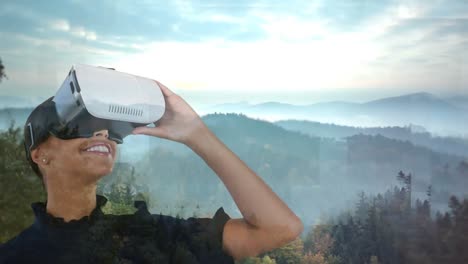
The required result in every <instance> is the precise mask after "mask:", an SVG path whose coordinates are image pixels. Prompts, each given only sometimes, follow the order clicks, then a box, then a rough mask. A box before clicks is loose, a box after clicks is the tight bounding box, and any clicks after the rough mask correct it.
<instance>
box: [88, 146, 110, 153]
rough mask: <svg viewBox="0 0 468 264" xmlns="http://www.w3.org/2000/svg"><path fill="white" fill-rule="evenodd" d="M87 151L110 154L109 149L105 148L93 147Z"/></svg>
mask: <svg viewBox="0 0 468 264" xmlns="http://www.w3.org/2000/svg"><path fill="white" fill-rule="evenodd" d="M86 151H96V152H103V153H109V149H108V148H107V147H105V146H102V145H101V146H93V147H90V148H89V149H86Z"/></svg>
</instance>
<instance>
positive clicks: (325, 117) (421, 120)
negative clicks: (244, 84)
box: [207, 92, 468, 137]
mask: <svg viewBox="0 0 468 264" xmlns="http://www.w3.org/2000/svg"><path fill="white" fill-rule="evenodd" d="M466 102H467V104H468V99H467V100H466ZM463 103H464V100H462V99H459V100H458V101H457V100H456V99H451V100H446V99H442V98H439V97H437V96H435V95H433V94H431V93H427V92H419V93H411V94H406V95H401V96H394V97H387V98H381V99H378V100H372V101H369V102H365V103H353V102H346V101H331V102H321V103H315V104H310V105H292V104H285V103H279V102H266V103H260V104H245V103H244V104H228V105H224V104H219V105H216V106H214V107H212V108H209V109H207V110H208V111H207V112H220V113H243V114H245V115H247V116H249V117H253V118H261V119H265V120H268V121H271V122H275V121H279V120H289V119H290V120H308V121H316V122H321V123H334V124H337V125H344V126H353V127H376V126H406V125H407V124H414V125H417V126H423V127H425V128H426V129H427V130H429V131H430V132H432V133H436V134H439V135H451V136H462V137H468V107H466V108H463V107H460V105H463Z"/></svg>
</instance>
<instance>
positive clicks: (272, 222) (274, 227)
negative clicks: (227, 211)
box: [134, 83, 303, 259]
mask: <svg viewBox="0 0 468 264" xmlns="http://www.w3.org/2000/svg"><path fill="white" fill-rule="evenodd" d="M159 85H160V86H161V89H162V91H163V94H164V96H165V99H166V112H165V114H164V116H163V118H162V119H161V120H160V121H158V122H157V124H156V127H155V128H148V127H140V128H137V129H135V131H134V133H135V134H146V135H153V136H157V137H161V138H166V139H170V140H173V141H177V142H180V143H183V144H185V145H187V146H188V147H190V148H191V149H192V150H193V151H194V152H195V153H197V154H198V155H199V156H200V157H201V158H202V159H203V160H204V161H205V162H206V164H207V165H208V166H209V167H210V168H211V169H212V170H213V171H214V172H215V173H216V174H217V175H218V177H219V178H220V179H221V181H222V182H223V183H224V185H225V186H226V188H227V189H228V191H229V193H230V194H231V196H232V198H233V199H234V202H235V203H236V205H237V207H238V208H239V210H240V212H241V213H242V216H243V218H239V219H231V220H229V221H228V222H227V223H226V225H225V226H224V232H223V249H224V250H225V251H226V252H227V253H228V254H229V255H231V256H233V257H234V258H235V259H242V258H244V257H248V256H256V255H258V254H260V253H262V252H265V251H268V250H271V249H274V248H278V247H281V246H282V245H284V244H286V243H288V242H290V241H292V240H294V239H295V238H296V237H298V236H299V235H300V233H301V232H302V230H303V225H302V222H301V220H300V219H299V218H298V217H297V216H296V215H295V214H294V213H293V212H292V211H291V210H290V209H289V208H288V206H287V205H286V204H285V203H284V202H283V201H282V200H281V199H280V198H279V197H278V196H277V195H276V194H275V193H274V192H273V191H272V190H271V188H270V187H268V185H266V184H265V182H264V181H263V180H262V179H261V178H260V177H259V176H258V175H257V174H256V173H255V172H254V171H252V170H251V169H250V168H249V167H248V166H247V165H246V164H245V163H244V162H243V161H242V160H241V159H239V158H238V157H237V156H236V155H235V154H234V153H233V152H232V151H231V150H229V149H228V148H227V147H226V146H225V145H224V144H223V143H222V142H221V141H220V140H219V139H218V138H217V137H216V135H214V134H213V132H211V131H210V130H209V128H208V127H207V126H206V125H205V124H204V123H203V121H202V120H201V118H200V117H199V116H198V114H196V113H195V111H194V110H193V109H192V108H191V107H190V106H189V105H188V104H187V103H186V102H185V101H184V100H183V99H182V98H181V97H180V96H178V95H177V94H175V93H173V92H171V91H170V90H169V89H168V88H167V87H165V86H164V85H162V84H160V83H159Z"/></svg>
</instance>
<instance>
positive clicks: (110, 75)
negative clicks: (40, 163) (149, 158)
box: [52, 64, 165, 143]
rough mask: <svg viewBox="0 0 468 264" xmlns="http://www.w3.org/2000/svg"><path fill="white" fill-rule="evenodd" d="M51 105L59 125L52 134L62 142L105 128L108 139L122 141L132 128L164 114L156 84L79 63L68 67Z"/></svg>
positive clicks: (133, 76)
mask: <svg viewBox="0 0 468 264" xmlns="http://www.w3.org/2000/svg"><path fill="white" fill-rule="evenodd" d="M53 102H54V103H55V108H56V111H57V116H58V119H59V121H60V122H59V123H60V124H57V126H55V128H54V129H53V131H52V133H53V134H54V135H55V136H57V137H59V138H63V139H67V138H77V137H89V136H92V133H93V132H94V131H97V130H100V129H108V131H109V138H110V139H113V140H116V141H119V140H120V141H122V140H123V138H124V137H125V136H127V135H129V134H130V133H131V132H132V130H133V129H134V128H135V127H137V126H144V125H148V124H151V123H154V122H156V121H157V120H159V119H160V118H161V117H162V116H163V114H164V111H165V101H164V96H163V94H162V92H161V89H160V87H159V86H158V84H157V82H156V81H154V80H151V79H148V78H144V77H139V76H135V75H131V74H128V73H123V72H119V71H116V70H113V69H109V68H103V67H94V66H89V65H82V64H77V65H74V66H73V67H72V69H71V70H70V72H69V74H68V76H67V77H66V79H65V81H64V82H63V84H62V86H61V87H60V88H59V90H58V91H57V93H56V94H55V96H54V98H53ZM119 143H121V142H119Z"/></svg>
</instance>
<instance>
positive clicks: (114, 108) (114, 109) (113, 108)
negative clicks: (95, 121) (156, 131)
mask: <svg viewBox="0 0 468 264" xmlns="http://www.w3.org/2000/svg"><path fill="white" fill-rule="evenodd" d="M109 112H111V113H116V114H124V115H132V116H142V115H143V110H141V109H136V108H132V107H125V106H120V105H112V104H111V105H109Z"/></svg>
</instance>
